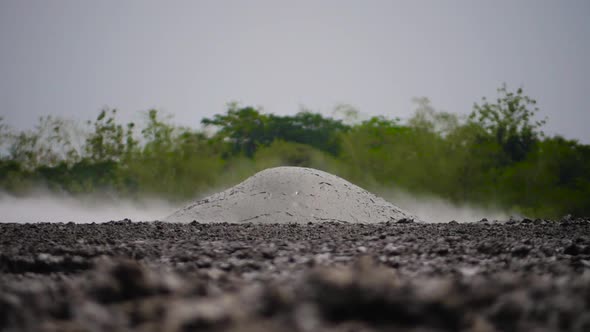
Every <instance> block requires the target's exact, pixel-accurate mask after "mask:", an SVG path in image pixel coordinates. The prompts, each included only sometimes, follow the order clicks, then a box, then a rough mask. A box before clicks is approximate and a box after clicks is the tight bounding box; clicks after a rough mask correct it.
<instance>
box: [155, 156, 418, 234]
mask: <svg viewBox="0 0 590 332" xmlns="http://www.w3.org/2000/svg"><path fill="white" fill-rule="evenodd" d="M404 218H406V219H415V217H413V216H412V215H411V214H409V213H407V212H405V211H403V210H402V209H400V208H398V207H397V206H395V205H393V204H391V203H389V202H387V201H385V200H384V199H382V198H380V197H377V196H375V195H373V194H371V193H370V192H368V191H366V190H364V189H362V188H360V187H358V186H356V185H354V184H352V183H350V182H348V181H346V180H344V179H342V178H340V177H337V176H334V175H332V174H328V173H326V172H322V171H319V170H316V169H312V168H303V167H276V168H270V169H266V170H264V171H261V172H259V173H256V174H255V175H253V176H252V177H250V178H248V179H246V180H245V181H244V182H242V183H240V184H238V185H236V186H234V187H232V188H229V189H227V190H225V191H223V192H220V193H217V194H214V195H212V196H209V197H206V198H204V199H202V200H199V201H197V202H194V203H192V204H189V205H188V206H186V207H184V208H182V209H180V210H179V211H177V212H175V213H174V214H172V215H170V216H169V217H167V218H166V221H170V222H191V221H193V220H196V221H198V222H229V223H246V222H256V223H308V222H321V221H339V222H350V223H378V222H386V221H398V220H400V219H404Z"/></svg>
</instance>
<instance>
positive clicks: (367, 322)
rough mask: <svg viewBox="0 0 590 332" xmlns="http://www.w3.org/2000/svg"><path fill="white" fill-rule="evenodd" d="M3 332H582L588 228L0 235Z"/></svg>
mask: <svg viewBox="0 0 590 332" xmlns="http://www.w3.org/2000/svg"><path fill="white" fill-rule="evenodd" d="M0 331H109V332H114V331H481V332H484V331H590V220H585V219H577V220H564V221H556V222H544V221H540V220H537V221H531V220H524V221H517V222H510V223H488V222H478V223H473V224H457V223H446V224H417V223H380V224H371V225H363V224H341V223H314V224H309V225H306V224H304V225H302V224H281V225H262V224H239V225H238V224H199V223H189V224H168V223H157V222H156V223H136V222H129V221H122V222H110V223H105V224H74V223H70V224H21V225H19V224H0Z"/></svg>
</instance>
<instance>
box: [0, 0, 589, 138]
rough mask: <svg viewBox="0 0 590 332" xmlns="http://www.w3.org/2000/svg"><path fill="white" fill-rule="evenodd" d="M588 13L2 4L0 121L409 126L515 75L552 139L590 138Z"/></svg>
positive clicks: (488, 4)
mask: <svg viewBox="0 0 590 332" xmlns="http://www.w3.org/2000/svg"><path fill="white" fill-rule="evenodd" d="M589 18H590V1H587V0H580V1H573V0H572V1H558V0H552V1H541V0H530V1H513V0H510V1H473V0H468V1H441V0H432V1H416V0H413V1H366V0H363V1H360V0H358V1H343V0H335V1H318V0H313V1H276V0H275V1H222V0H215V1H159V2H156V1H146V0H138V1H122V0H116V1H110V0H109V1H107V0H101V1H81V0H72V1H61V0H53V1H49V0H39V1H30V0H0V116H2V117H4V118H5V120H6V122H8V123H9V124H11V125H13V126H15V127H17V128H27V127H31V126H33V125H34V124H35V123H36V121H37V118H38V117H39V116H40V115H48V114H54V115H63V116H66V117H72V118H76V119H80V120H85V119H91V118H94V117H95V116H96V115H97V114H98V111H99V110H100V109H101V108H102V107H104V106H110V107H115V108H118V109H119V110H120V111H121V114H122V116H121V118H122V120H125V121H127V120H132V119H137V118H138V116H139V114H140V111H142V110H143V111H144V110H147V109H150V108H158V109H161V110H164V111H166V112H168V113H170V114H173V115H174V119H175V122H176V123H180V124H183V125H188V126H193V127H197V126H198V124H199V121H200V120H201V118H203V117H205V116H211V115H213V114H215V113H221V112H224V111H225V105H226V103H227V102H229V101H232V100H237V101H241V102H242V103H243V104H244V105H259V106H262V107H263V108H264V110H265V111H267V112H273V113H277V114H293V113H295V112H297V111H298V110H299V108H300V106H301V105H305V106H306V107H308V108H310V109H312V110H315V111H320V112H322V113H324V114H326V115H329V114H331V111H332V109H333V107H334V106H335V105H336V104H339V103H348V104H351V105H354V106H355V107H357V108H359V109H360V110H361V112H363V113H366V114H369V115H386V116H391V117H396V116H398V117H402V118H407V117H409V116H410V115H411V114H412V111H413V109H414V107H413V105H412V103H411V99H412V97H417V96H427V97H429V98H430V99H431V100H432V103H433V105H434V106H435V108H437V109H440V110H445V111H450V112H455V113H463V114H465V113H468V112H470V111H471V107H472V105H473V102H475V101H479V100H480V98H481V97H482V96H488V97H494V96H495V95H496V88H498V87H499V86H500V85H501V84H502V82H506V83H507V84H508V86H509V87H512V88H517V87H521V86H522V87H524V90H525V93H526V94H528V95H530V96H531V97H533V98H535V99H537V101H538V102H539V107H540V108H541V112H542V115H543V116H547V117H549V121H548V123H547V125H546V132H548V133H550V134H555V133H559V134H562V135H564V136H565V137H567V138H576V139H579V140H581V141H582V142H584V143H590V130H587V129H586V128H587V127H588V124H589V123H590V109H589V107H588V103H587V98H588V96H590V66H589V64H588V61H589V60H588V59H590V19H589Z"/></svg>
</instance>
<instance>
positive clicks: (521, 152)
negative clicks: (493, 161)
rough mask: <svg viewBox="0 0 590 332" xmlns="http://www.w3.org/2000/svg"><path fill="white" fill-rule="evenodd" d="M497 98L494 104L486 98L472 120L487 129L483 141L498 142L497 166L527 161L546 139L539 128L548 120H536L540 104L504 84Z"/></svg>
mask: <svg viewBox="0 0 590 332" xmlns="http://www.w3.org/2000/svg"><path fill="white" fill-rule="evenodd" d="M498 94H499V96H498V98H497V99H496V102H495V103H490V102H489V101H488V100H487V99H486V98H485V97H484V98H482V103H481V105H480V104H477V103H475V104H474V106H473V112H472V113H471V115H470V117H469V119H470V120H471V121H473V122H475V123H477V124H478V125H479V126H481V127H482V128H483V129H484V132H485V135H481V136H480V139H481V140H495V141H496V143H497V144H498V145H499V146H501V147H502V151H503V154H502V155H500V156H498V162H499V163H500V164H501V165H506V164H510V163H512V162H518V161H522V160H524V159H525V158H526V156H527V154H528V153H529V152H531V151H532V150H533V149H534V146H535V144H536V143H537V142H538V140H539V138H540V137H541V136H542V135H543V133H542V132H541V131H540V128H541V127H542V126H543V125H544V124H545V120H534V117H535V114H536V113H537V112H538V111H539V109H538V108H537V107H536V106H535V105H536V103H537V102H536V101H535V100H534V99H532V98H530V97H528V96H526V95H525V94H524V92H523V90H522V88H519V89H517V90H516V92H510V91H508V89H507V87H506V84H503V85H502V87H500V88H499V89H498Z"/></svg>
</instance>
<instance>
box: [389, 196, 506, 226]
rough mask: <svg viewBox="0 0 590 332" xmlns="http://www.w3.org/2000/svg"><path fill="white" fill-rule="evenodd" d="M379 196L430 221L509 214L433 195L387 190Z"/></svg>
mask: <svg viewBox="0 0 590 332" xmlns="http://www.w3.org/2000/svg"><path fill="white" fill-rule="evenodd" d="M381 196H382V197H383V198H385V199H386V200H388V201H389V202H392V203H394V204H395V205H397V206H399V207H400V208H402V209H404V210H406V211H409V212H411V213H413V214H414V215H416V216H417V217H418V218H420V220H423V221H426V222H432V223H440V222H449V221H451V220H455V221H457V222H464V223H466V222H474V221H478V220H481V219H483V218H487V219H488V220H490V221H492V220H508V219H509V218H510V216H511V215H515V214H511V213H509V212H507V211H503V210H501V209H499V208H494V207H481V206H472V205H467V204H463V205H457V204H453V203H451V202H449V201H447V200H444V199H442V198H439V197H434V196H415V195H411V194H408V193H406V192H403V191H387V192H385V193H381Z"/></svg>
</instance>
